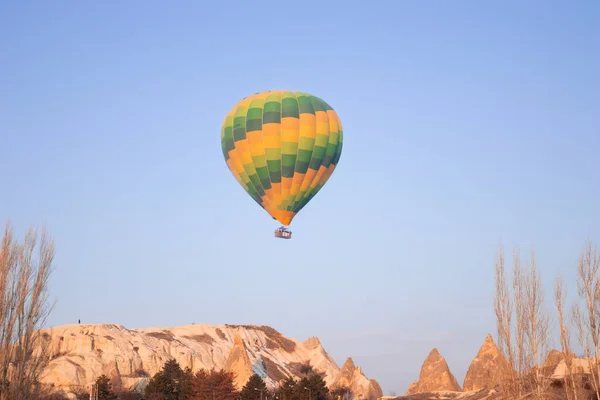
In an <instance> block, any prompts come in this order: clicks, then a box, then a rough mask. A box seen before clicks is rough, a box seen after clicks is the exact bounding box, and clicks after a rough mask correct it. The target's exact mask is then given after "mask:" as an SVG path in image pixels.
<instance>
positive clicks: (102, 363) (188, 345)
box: [42, 324, 381, 398]
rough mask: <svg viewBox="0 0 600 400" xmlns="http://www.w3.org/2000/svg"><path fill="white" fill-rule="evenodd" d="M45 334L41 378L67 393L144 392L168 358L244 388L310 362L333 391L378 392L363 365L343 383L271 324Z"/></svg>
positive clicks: (325, 359)
mask: <svg viewBox="0 0 600 400" xmlns="http://www.w3.org/2000/svg"><path fill="white" fill-rule="evenodd" d="M42 336H43V337H44V340H45V341H46V342H47V343H48V344H49V349H50V353H51V361H50V364H49V365H48V367H47V368H46V370H45V371H44V374H43V377H42V381H43V382H45V383H47V384H50V385H52V386H54V387H55V388H58V389H61V390H63V391H64V392H67V393H68V392H69V391H71V390H77V389H80V388H84V389H86V390H87V389H89V387H90V385H91V383H92V382H94V381H95V379H96V378H97V377H98V376H100V375H101V374H105V375H107V376H108V377H110V378H111V379H112V380H113V382H115V383H118V382H121V383H122V384H123V385H124V386H126V387H129V388H131V387H134V386H137V387H143V386H144V385H145V383H146V382H147V380H148V379H149V378H148V377H149V376H152V375H154V374H155V373H156V372H158V371H159V370H160V369H162V367H163V365H164V363H165V362H166V361H168V360H169V359H175V360H176V361H177V362H178V363H179V365H180V366H181V368H183V369H185V368H186V367H190V368H191V369H192V371H193V372H196V371H198V370H200V369H202V368H205V369H212V368H215V369H221V368H222V369H225V370H227V371H233V372H235V373H236V375H237V376H238V378H237V379H236V382H235V383H236V386H237V387H238V388H239V389H241V387H242V386H243V384H245V383H246V381H247V378H248V377H250V375H251V374H252V373H254V372H256V371H264V370H265V369H266V377H265V378H264V380H265V383H266V384H267V386H269V387H275V386H276V385H277V384H278V383H279V381H281V380H282V379H285V378H286V377H289V376H292V377H294V378H298V377H299V376H300V372H299V370H300V366H301V365H302V364H309V365H310V366H312V368H313V369H314V370H315V371H316V372H319V373H322V374H323V377H324V379H325V382H326V384H327V385H328V386H330V387H331V385H332V383H334V382H335V381H344V382H347V383H348V386H349V387H353V388H355V390H356V392H355V394H356V395H361V396H363V397H366V398H369V395H370V393H380V391H381V389H380V388H379V384H377V382H376V381H372V380H371V381H370V380H369V379H368V378H367V377H366V376H364V374H363V373H362V371H361V370H360V368H355V369H354V371H353V373H352V377H351V378H348V377H344V378H343V379H342V378H341V377H340V368H339V367H338V366H337V364H336V363H335V361H334V360H333V358H331V356H329V354H327V352H326V351H325V349H324V348H323V346H322V345H321V343H320V342H319V340H318V339H317V338H309V339H307V340H306V341H304V342H299V341H298V340H296V339H291V338H287V337H285V336H283V335H282V334H281V333H279V332H277V331H276V330H275V329H273V328H270V327H268V326H258V325H243V326H236V325H218V326H216V325H206V324H194V325H187V326H180V327H173V328H146V329H127V328H125V327H124V326H122V325H112V324H98V325H84V324H81V325H79V324H73V325H63V326H58V327H54V328H50V329H44V330H42ZM348 369H351V368H349V367H348ZM378 388H379V392H377V389H378Z"/></svg>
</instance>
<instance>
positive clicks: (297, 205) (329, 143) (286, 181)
mask: <svg viewBox="0 0 600 400" xmlns="http://www.w3.org/2000/svg"><path fill="white" fill-rule="evenodd" d="M342 143H343V131H342V123H341V121H340V118H339V117H338V115H337V113H336V112H335V111H334V110H333V108H331V106H330V105H329V104H327V103H326V102H325V101H324V100H322V99H320V98H318V97H316V96H313V95H310V94H308V93H303V92H295V91H285V90H282V91H280V90H273V91H264V92H260V93H256V94H253V95H251V96H249V97H246V98H244V99H242V100H240V101H239V102H238V103H237V104H236V105H235V106H234V107H233V108H232V109H231V110H230V111H229V113H228V114H227V116H226V117H225V120H224V121H223V125H222V127H221V146H222V148H223V156H224V157H225V161H226V162H227V166H228V167H229V170H230V171H231V173H232V174H233V176H234V177H235V179H237V181H238V182H239V184H240V185H242V187H243V188H244V189H245V190H246V192H247V193H248V194H249V195H250V196H251V197H252V198H253V199H254V200H255V201H256V202H257V203H258V204H259V205H260V206H261V207H262V208H263V209H264V210H265V211H267V212H268V213H269V214H270V215H271V216H272V217H273V218H274V219H276V220H277V221H279V222H280V223H281V224H282V225H290V223H291V222H292V219H293V218H294V217H295V216H296V214H297V213H298V212H300V210H301V209H302V208H303V207H304V206H306V204H307V203H308V202H309V201H310V200H311V199H312V198H313V197H314V196H315V195H316V194H317V193H318V192H319V190H321V188H322V187H323V186H324V185H325V183H326V182H327V181H328V180H329V178H330V177H331V175H332V173H333V171H334V170H335V168H336V166H337V164H338V162H339V160H340V156H341V154H342Z"/></svg>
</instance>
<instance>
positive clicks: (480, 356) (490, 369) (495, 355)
mask: <svg viewBox="0 0 600 400" xmlns="http://www.w3.org/2000/svg"><path fill="white" fill-rule="evenodd" d="M510 371H511V368H510V365H509V364H508V361H507V360H506V358H504V356H503V355H502V354H501V353H500V350H498V347H497V346H496V343H494V339H493V338H492V335H487V336H486V338H485V341H484V342H483V344H482V345H481V347H480V348H479V352H478V353H477V355H476V356H475V358H474V359H473V361H472V362H471V365H470V366H469V369H468V370H467V374H466V376H465V380H464V382H463V390H465V391H473V390H480V389H489V388H493V387H495V386H496V385H497V384H498V383H500V382H501V381H502V380H503V379H505V378H507V377H508V376H509V374H510Z"/></svg>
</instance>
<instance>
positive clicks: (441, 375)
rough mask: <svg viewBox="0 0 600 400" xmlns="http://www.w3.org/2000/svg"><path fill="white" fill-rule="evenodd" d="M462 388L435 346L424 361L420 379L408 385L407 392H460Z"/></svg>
mask: <svg viewBox="0 0 600 400" xmlns="http://www.w3.org/2000/svg"><path fill="white" fill-rule="evenodd" d="M460 390H461V389H460V386H459V384H458V382H457V381H456V378H454V375H452V373H451V372H450V368H448V364H447V363H446V360H445V359H444V357H442V356H441V355H440V353H439V352H438V350H437V349H435V348H434V349H433V350H431V352H430V353H429V355H428V356H427V358H426V359H425V361H424V362H423V366H422V367H421V373H420V374H419V380H418V381H416V382H413V383H412V384H411V385H410V386H409V387H408V391H407V392H406V394H407V395H410V394H415V393H423V392H439V391H453V392H458V391H460Z"/></svg>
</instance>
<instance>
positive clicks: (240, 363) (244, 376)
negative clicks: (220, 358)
mask: <svg viewBox="0 0 600 400" xmlns="http://www.w3.org/2000/svg"><path fill="white" fill-rule="evenodd" d="M223 369H224V370H225V371H227V372H233V373H234V374H235V379H234V383H235V385H236V386H237V388H238V389H241V388H242V387H244V385H245V384H246V382H247V381H248V379H249V378H250V377H251V376H252V374H253V371H252V363H251V362H250V357H248V350H247V349H246V345H244V342H243V341H242V338H241V337H240V335H238V334H236V335H235V336H234V339H233V347H232V348H231V350H230V351H229V357H227V361H225V365H224V366H223Z"/></svg>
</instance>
